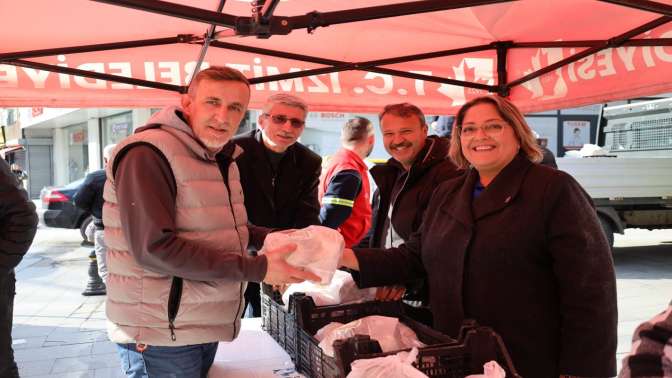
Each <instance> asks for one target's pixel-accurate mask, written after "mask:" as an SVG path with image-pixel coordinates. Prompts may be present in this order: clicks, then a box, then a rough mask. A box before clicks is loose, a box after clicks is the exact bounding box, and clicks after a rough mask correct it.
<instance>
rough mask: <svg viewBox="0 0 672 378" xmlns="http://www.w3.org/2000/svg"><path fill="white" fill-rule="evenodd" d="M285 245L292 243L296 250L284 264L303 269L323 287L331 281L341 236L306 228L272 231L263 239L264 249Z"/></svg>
mask: <svg viewBox="0 0 672 378" xmlns="http://www.w3.org/2000/svg"><path fill="white" fill-rule="evenodd" d="M289 243H295V244H296V250H295V251H294V252H292V253H291V254H290V255H289V256H288V257H287V263H288V264H290V265H292V266H294V267H297V268H303V269H305V270H306V271H309V272H311V273H314V274H316V275H317V276H319V277H320V283H321V284H323V285H326V284H328V283H329V282H331V278H332V277H333V275H334V272H335V271H336V269H337V268H338V261H339V260H340V259H341V256H342V255H343V248H345V242H344V241H343V236H341V234H340V233H339V232H338V231H336V230H334V229H331V228H328V227H323V226H308V227H306V228H302V229H300V230H293V231H289V232H273V233H270V234H268V236H266V240H265V241H264V248H262V250H261V253H263V251H264V250H265V249H266V248H270V249H274V248H277V247H280V246H283V245H287V244H289Z"/></svg>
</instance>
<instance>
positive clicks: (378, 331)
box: [315, 315, 425, 357]
mask: <svg viewBox="0 0 672 378" xmlns="http://www.w3.org/2000/svg"><path fill="white" fill-rule="evenodd" d="M355 335H369V336H370V337H371V339H374V340H376V341H378V344H380V349H381V350H382V351H383V352H394V351H397V350H400V349H409V348H413V347H418V348H420V347H424V346H425V344H423V343H422V342H420V340H418V336H417V335H416V334H415V332H414V331H413V330H412V329H410V328H409V327H408V326H407V325H405V324H403V323H401V322H399V319H398V318H393V317H389V316H380V315H372V316H366V317H364V318H361V319H357V320H353V321H351V322H350V323H347V324H342V323H338V322H332V323H329V324H327V325H326V326H324V327H322V328H320V330H319V331H317V333H316V334H315V338H316V339H317V341H319V342H320V344H319V346H320V348H322V351H323V352H324V354H326V355H328V356H332V357H333V356H334V347H333V344H334V341H336V340H343V339H347V338H349V337H352V336H355Z"/></svg>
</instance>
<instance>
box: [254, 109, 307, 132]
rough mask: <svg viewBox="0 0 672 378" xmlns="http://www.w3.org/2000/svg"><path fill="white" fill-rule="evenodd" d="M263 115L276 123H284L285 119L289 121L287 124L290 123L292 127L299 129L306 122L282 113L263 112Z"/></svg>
mask: <svg viewBox="0 0 672 378" xmlns="http://www.w3.org/2000/svg"><path fill="white" fill-rule="evenodd" d="M264 116H265V117H270V118H271V121H273V123H275V124H276V125H284V124H285V123H287V121H289V124H290V125H292V127H293V128H295V129H300V128H302V127H303V125H305V124H306V122H305V121H304V120H302V119H298V118H289V117H287V116H286V115H284V114H268V113H264Z"/></svg>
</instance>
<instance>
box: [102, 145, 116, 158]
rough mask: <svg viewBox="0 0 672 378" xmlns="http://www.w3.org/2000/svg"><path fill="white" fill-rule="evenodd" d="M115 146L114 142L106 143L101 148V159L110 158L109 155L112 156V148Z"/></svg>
mask: <svg viewBox="0 0 672 378" xmlns="http://www.w3.org/2000/svg"><path fill="white" fill-rule="evenodd" d="M115 147H117V145H116V144H108V145H107V146H105V148H103V159H107V160H110V156H112V150H114V148H115Z"/></svg>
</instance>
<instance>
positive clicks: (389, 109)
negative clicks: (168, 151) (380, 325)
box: [369, 103, 459, 322]
mask: <svg viewBox="0 0 672 378" xmlns="http://www.w3.org/2000/svg"><path fill="white" fill-rule="evenodd" d="M379 117H380V129H381V133H382V134H383V144H384V145H385V150H386V151H387V152H388V153H389V154H390V155H391V156H392V158H391V159H389V160H388V161H387V163H385V164H382V165H377V166H375V167H373V168H371V176H372V177H373V179H374V181H375V182H376V185H377V186H378V190H377V191H376V193H375V194H374V200H373V202H374V209H373V218H372V225H371V233H370V239H369V246H370V247H372V248H390V247H396V246H399V245H400V244H403V243H404V242H405V241H406V240H408V239H409V238H410V236H411V234H412V233H413V232H415V231H417V230H418V228H419V227H420V223H421V222H422V216H423V214H424V212H425V207H426V206H427V203H428V202H429V198H430V197H431V195H432V192H433V191H434V189H435V188H436V187H437V186H438V184H439V183H440V182H443V181H445V180H448V179H450V178H452V177H455V176H456V175H458V174H459V172H458V171H457V169H456V167H455V165H454V164H453V163H452V162H451V161H450V159H449V158H448V148H449V140H448V139H445V138H439V137H436V136H427V129H428V127H427V124H426V122H425V116H424V114H423V113H422V110H420V108H418V107H417V106H415V105H412V104H409V103H401V104H393V105H388V106H386V107H385V108H384V109H383V111H382V112H381V113H380V116H379ZM423 286H424V285H421V284H416V285H411V286H409V289H410V291H412V292H411V293H408V294H407V299H409V300H421V299H423V298H424V297H425V294H424V293H423V291H424V289H423ZM403 291H404V289H403V288H393V287H390V288H383V289H381V290H379V293H378V297H379V298H381V299H398V298H399V297H400V296H401V295H402V294H403ZM424 313H425V314H426V315H428V314H429V313H428V312H424ZM419 317H420V318H419V319H420V320H423V321H426V322H428V320H427V319H421V318H422V315H419Z"/></svg>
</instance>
